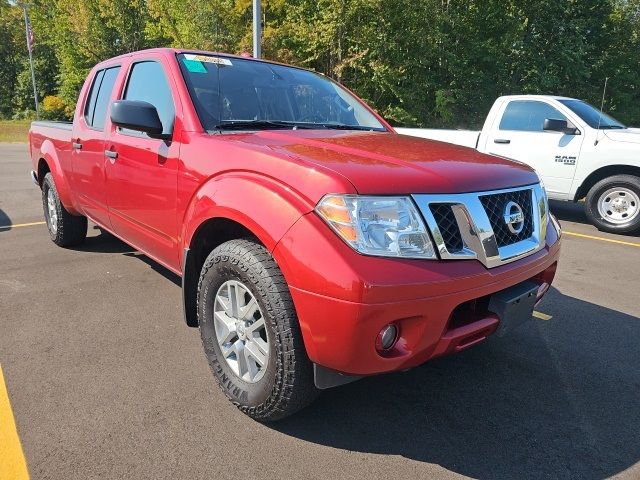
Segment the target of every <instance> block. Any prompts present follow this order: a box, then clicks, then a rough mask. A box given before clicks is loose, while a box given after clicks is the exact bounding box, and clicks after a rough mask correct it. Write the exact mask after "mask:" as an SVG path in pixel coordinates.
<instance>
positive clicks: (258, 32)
mask: <svg viewBox="0 0 640 480" xmlns="http://www.w3.org/2000/svg"><path fill="white" fill-rule="evenodd" d="M260 10H261V8H260V0H253V58H260V55H261V52H260V39H261V38H262V13H261V12H260Z"/></svg>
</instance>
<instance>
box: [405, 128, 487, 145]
mask: <svg viewBox="0 0 640 480" xmlns="http://www.w3.org/2000/svg"><path fill="white" fill-rule="evenodd" d="M395 130H396V132H398V133H399V134H401V135H411V136H412V137H421V138H426V139H428V140H437V141H439V142H447V143H453V144H455V145H461V146H463V147H469V148H476V147H477V146H478V138H479V137H480V132H479V131H475V130H444V129H440V128H396V129H395Z"/></svg>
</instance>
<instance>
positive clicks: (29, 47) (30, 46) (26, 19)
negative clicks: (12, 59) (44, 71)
mask: <svg viewBox="0 0 640 480" xmlns="http://www.w3.org/2000/svg"><path fill="white" fill-rule="evenodd" d="M27 8H28V5H27V4H26V3H23V4H22V11H23V12H24V29H25V34H26V36H27V50H29V67H31V83H32V84H33V101H34V102H35V105H36V118H37V119H39V118H40V106H39V105H38V91H37V89H36V74H35V72H34V70H33V40H34V38H33V30H31V23H30V22H29V14H28V13H27Z"/></svg>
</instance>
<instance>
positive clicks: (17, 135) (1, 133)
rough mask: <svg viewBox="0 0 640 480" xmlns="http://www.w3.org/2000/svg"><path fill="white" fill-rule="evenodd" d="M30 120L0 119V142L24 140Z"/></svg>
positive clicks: (25, 139)
mask: <svg viewBox="0 0 640 480" xmlns="http://www.w3.org/2000/svg"><path fill="white" fill-rule="evenodd" d="M30 124H31V120H0V142H26V141H28V139H27V134H28V133H29V125H30Z"/></svg>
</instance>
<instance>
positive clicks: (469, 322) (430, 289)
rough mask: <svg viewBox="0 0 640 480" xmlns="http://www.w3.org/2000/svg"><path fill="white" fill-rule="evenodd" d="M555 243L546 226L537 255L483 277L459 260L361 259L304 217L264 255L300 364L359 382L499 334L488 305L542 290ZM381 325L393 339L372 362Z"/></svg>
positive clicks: (479, 268) (476, 265)
mask: <svg viewBox="0 0 640 480" xmlns="http://www.w3.org/2000/svg"><path fill="white" fill-rule="evenodd" d="M558 240H559V238H558V234H557V232H556V230H555V228H554V227H553V226H552V223H550V224H549V228H548V230H547V237H546V244H545V246H544V248H542V249H541V250H539V251H538V252H536V253H534V254H532V255H530V256H528V257H526V258H523V259H520V260H518V261H516V262H513V263H510V264H508V265H503V266H500V267H496V268H493V269H487V268H486V267H484V266H483V265H482V264H480V262H478V261H468V260H458V261H454V260H450V261H428V260H398V259H388V258H379V257H368V256H364V255H360V254H358V253H356V252H354V251H353V250H351V249H350V248H349V247H348V246H347V245H346V244H344V243H343V242H342V241H341V240H339V239H338V238H337V236H336V235H335V234H333V232H331V231H330V230H329V229H328V228H326V226H325V225H324V224H323V223H322V221H321V220H320V219H319V218H317V217H316V216H315V214H309V215H305V216H303V217H302V218H301V219H300V220H299V221H298V222H297V223H296V224H295V225H294V226H293V227H292V228H291V229H290V230H289V232H288V233H287V234H286V235H285V237H284V238H283V239H282V240H281V242H279V244H278V245H277V247H276V249H275V250H274V256H275V258H276V261H277V262H278V263H279V265H280V267H281V269H282V270H283V273H284V275H285V278H286V279H287V282H288V283H289V286H290V290H291V295H292V297H293V301H294V304H295V307H296V311H297V314H298V319H299V323H300V327H301V330H302V333H303V337H304V342H305V347H306V349H307V353H308V355H309V358H310V359H311V360H312V361H313V362H315V363H316V364H319V365H322V366H323V367H325V368H328V369H331V370H334V371H337V372H342V373H345V374H348V375H355V376H360V375H372V374H378V373H384V372H391V371H396V370H404V369H407V368H411V367H415V366H417V365H420V364H422V363H424V362H425V361H426V360H428V359H430V358H433V357H437V356H441V355H445V354H449V353H455V352H457V351H460V350H462V349H464V348H467V347H469V346H471V345H475V344H477V343H479V342H481V341H482V340H484V339H485V338H487V337H488V336H489V335H491V334H492V333H494V332H495V331H496V329H497V327H498V325H499V319H498V317H497V315H495V314H493V313H491V312H489V311H488V310H487V308H486V305H485V302H487V301H488V297H489V296H490V295H492V294H494V293H496V292H498V291H501V290H504V289H507V288H509V287H512V286H513V285H516V284H519V283H521V282H524V281H527V280H528V281H533V282H538V283H539V284H542V283H544V282H546V283H548V284H550V283H551V281H552V279H553V276H554V275H555V269H556V265H557V261H558V256H559V251H560V242H559V241H558ZM319 252H322V253H321V254H320V253H319ZM389 323H395V324H396V325H398V326H399V329H400V338H399V340H398V342H397V343H396V345H395V346H394V348H392V349H391V350H390V351H387V352H384V353H383V354H380V353H379V352H378V351H377V350H376V348H375V343H376V337H377V335H378V333H379V332H380V330H381V329H382V328H383V327H384V326H385V325H387V324H389Z"/></svg>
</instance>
